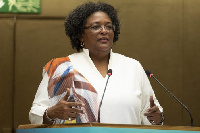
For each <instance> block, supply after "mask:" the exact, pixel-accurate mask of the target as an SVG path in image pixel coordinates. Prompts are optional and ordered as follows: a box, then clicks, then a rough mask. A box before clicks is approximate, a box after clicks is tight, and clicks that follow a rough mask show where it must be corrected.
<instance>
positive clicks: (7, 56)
mask: <svg viewBox="0 0 200 133" xmlns="http://www.w3.org/2000/svg"><path fill="white" fill-rule="evenodd" d="M13 28H14V21H13V19H0V47H1V48H0V60H1V63H0V85H1V87H0V92H1V93H0V110H1V113H0V133H3V131H5V130H10V129H11V128H12V102H13V101H12V96H13V65H14V64H13ZM10 131H11V130H10Z"/></svg>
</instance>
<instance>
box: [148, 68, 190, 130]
mask: <svg viewBox="0 0 200 133" xmlns="http://www.w3.org/2000/svg"><path fill="white" fill-rule="evenodd" d="M145 73H146V74H147V76H149V77H152V78H154V79H155V80H156V81H157V82H158V83H159V84H160V85H161V86H162V87H163V88H164V89H165V90H166V91H167V92H168V93H169V94H170V95H171V96H172V97H174V98H175V99H176V101H178V103H179V104H181V105H182V106H183V107H184V108H185V109H186V110H187V112H188V113H189V115H190V118H191V126H193V118H192V114H191V113H190V111H189V109H188V108H187V107H186V106H185V105H184V104H183V103H181V101H180V100H178V98H176V97H175V96H174V95H173V94H172V93H171V92H170V91H169V90H168V89H167V88H166V87H165V86H164V85H163V84H161V83H160V82H159V81H158V79H156V78H155V76H153V73H151V71H149V70H146V71H145Z"/></svg>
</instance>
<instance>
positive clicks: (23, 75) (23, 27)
mask: <svg viewBox="0 0 200 133" xmlns="http://www.w3.org/2000/svg"><path fill="white" fill-rule="evenodd" d="M86 1H87V0H73V1H71V0H56V1H55V0H41V2H42V3H41V14H37V15H33V14H0V47H1V48H0V59H1V63H0V73H1V74H0V85H1V87H0V92H1V93H0V109H1V113H0V120H1V121H0V133H6V132H7V133H8V132H11V129H12V128H17V126H18V125H21V124H29V123H30V122H29V118H28V112H29V110H30V107H31V104H32V101H33V99H34V96H35V93H36V91H37V87H38V85H39V84H40V81H41V79H42V67H43V66H44V65H45V64H46V63H47V62H48V61H49V60H51V59H52V58H54V57H62V56H67V55H69V54H71V53H73V52H75V50H72V48H71V45H70V41H69V39H68V37H66V36H65V33H64V20H65V16H66V15H67V14H68V13H69V11H71V10H72V9H74V8H75V7H76V6H77V5H80V4H82V3H84V2H86ZM101 1H104V2H108V3H110V4H112V5H113V6H115V7H116V8H117V9H118V10H119V18H120V20H121V34H120V38H119V41H118V42H117V43H116V44H115V46H114V52H118V53H121V54H124V55H126V56H129V57H132V58H135V59H137V60H139V61H140V62H141V63H142V65H143V67H144V69H150V70H151V71H152V72H154V75H155V76H156V77H157V78H158V79H159V80H160V81H161V82H162V83H163V84H164V85H165V86H166V87H167V88H168V89H169V90H170V91H171V92H172V93H173V94H174V95H175V96H177V98H179V99H180V100H181V101H182V102H183V103H184V104H185V105H186V106H187V107H188V108H189V109H190V111H191V113H192V115H193V118H194V125H195V126H200V114H199V110H200V104H199V101H200V97H199V94H200V82H199V80H200V75H199V73H200V69H199V65H200V59H199V57H200V52H199V50H200V45H199V43H200V17H199V16H200V8H199V7H200V1H199V0H115V1H112V0H101ZM150 82H151V83H152V86H153V88H154V90H155V93H156V96H157V98H158V100H159V101H160V103H161V105H162V106H163V108H164V112H165V119H166V120H165V123H164V124H165V125H174V126H190V117H189V115H188V113H187V112H186V111H185V110H184V109H183V108H182V107H181V106H180V105H179V104H178V103H177V102H176V101H175V100H174V99H173V98H172V97H170V96H169V94H167V93H166V92H165V91H164V90H163V89H162V88H161V87H160V86H159V85H158V84H157V83H156V82H155V81H154V80H153V79H150Z"/></svg>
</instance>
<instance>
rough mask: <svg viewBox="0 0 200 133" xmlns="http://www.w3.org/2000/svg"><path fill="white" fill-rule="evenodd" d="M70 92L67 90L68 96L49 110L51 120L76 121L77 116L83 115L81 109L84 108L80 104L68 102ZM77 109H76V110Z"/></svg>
mask: <svg viewBox="0 0 200 133" xmlns="http://www.w3.org/2000/svg"><path fill="white" fill-rule="evenodd" d="M69 96H70V90H69V88H67V94H66V95H65V96H64V97H63V98H62V99H61V100H60V101H59V102H58V103H57V104H56V105H54V106H52V107H50V108H49V109H48V116H49V117H50V118H51V119H56V118H58V119H62V120H68V119H69V118H70V119H71V120H74V119H75V118H76V117H77V116H79V115H80V114H81V113H83V110H81V109H80V107H82V106H84V105H83V104H82V103H80V102H68V101H67V100H68V97H69ZM74 107H75V108H74Z"/></svg>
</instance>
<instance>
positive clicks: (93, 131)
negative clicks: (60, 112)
mask: <svg viewBox="0 0 200 133" xmlns="http://www.w3.org/2000/svg"><path fill="white" fill-rule="evenodd" d="M17 133H200V127H181V126H177V127H176V126H142V125H118V124H117V125H116V124H98V123H88V124H78V125H74V124H70V125H69V124H68V125H20V126H19V128H18V129H17Z"/></svg>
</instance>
